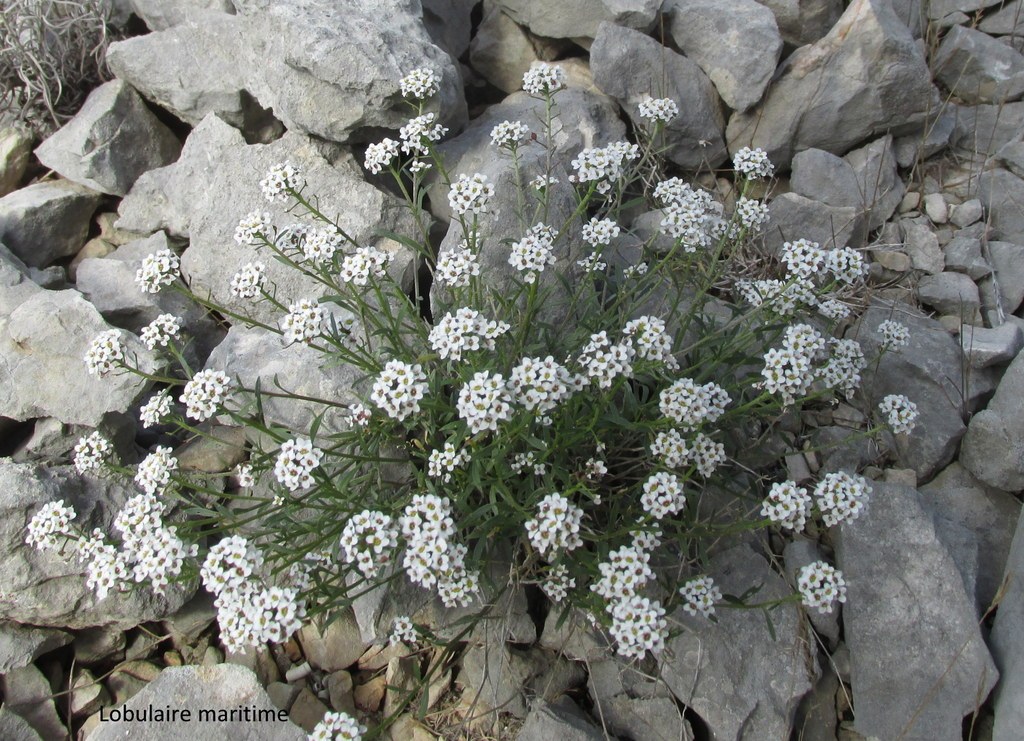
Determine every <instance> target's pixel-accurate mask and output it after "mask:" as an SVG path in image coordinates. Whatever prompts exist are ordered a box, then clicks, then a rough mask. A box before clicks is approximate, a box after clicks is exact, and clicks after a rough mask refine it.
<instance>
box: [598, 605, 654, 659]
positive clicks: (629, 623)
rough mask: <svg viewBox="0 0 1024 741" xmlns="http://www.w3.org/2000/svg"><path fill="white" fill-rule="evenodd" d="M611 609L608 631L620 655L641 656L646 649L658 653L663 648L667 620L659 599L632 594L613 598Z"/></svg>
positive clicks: (631, 657) (636, 657)
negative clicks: (621, 598)
mask: <svg viewBox="0 0 1024 741" xmlns="http://www.w3.org/2000/svg"><path fill="white" fill-rule="evenodd" d="M611 612H612V625H611V628H610V630H609V632H610V633H611V635H612V638H614V639H615V641H616V644H617V645H616V647H615V651H616V653H618V654H619V655H620V656H624V657H626V658H628V659H642V658H643V657H644V654H645V653H646V652H647V651H650V652H651V653H654V654H659V653H661V651H662V650H664V648H665V638H666V637H667V634H668V621H667V620H665V608H663V607H662V606H661V603H660V602H658V601H657V600H651V599H648V598H647V597H640V596H639V595H633V596H631V597H627V598H626V599H623V600H621V601H619V602H616V603H615V604H614V605H613V607H612V611H611Z"/></svg>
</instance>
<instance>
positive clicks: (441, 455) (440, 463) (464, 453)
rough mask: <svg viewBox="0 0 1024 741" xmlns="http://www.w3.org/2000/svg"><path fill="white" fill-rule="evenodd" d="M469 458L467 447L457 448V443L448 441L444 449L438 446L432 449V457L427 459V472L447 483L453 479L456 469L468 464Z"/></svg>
mask: <svg viewBox="0 0 1024 741" xmlns="http://www.w3.org/2000/svg"><path fill="white" fill-rule="evenodd" d="M469 460H470V458H469V451H468V450H466V449H465V448H462V449H460V450H456V449H455V445H453V444H452V443H450V442H448V443H445V444H444V449H443V450H442V449H440V448H437V449H434V450H432V451H430V458H429V459H428V461H427V473H428V475H430V476H433V477H434V478H436V479H441V481H442V482H443V483H445V484H447V483H449V482H450V481H451V480H452V474H453V473H454V472H455V469H457V468H461V467H462V466H464V465H466V464H467V463H469Z"/></svg>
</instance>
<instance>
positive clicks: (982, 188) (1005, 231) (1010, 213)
mask: <svg viewBox="0 0 1024 741" xmlns="http://www.w3.org/2000/svg"><path fill="white" fill-rule="evenodd" d="M978 198H979V199H980V200H981V203H982V205H983V206H984V207H985V210H986V212H987V213H988V218H989V224H990V225H991V227H992V231H991V232H990V235H989V236H990V237H991V238H992V239H995V240H999V241H1003V242H1012V243H1014V244H1024V209H1022V208H1021V204H1022V203H1024V180H1021V179H1020V178H1019V177H1017V176H1016V175H1014V174H1013V173H1011V172H1009V171H1008V170H1003V169H995V170H987V171H985V172H983V173H981V175H980V176H979V177H978Z"/></svg>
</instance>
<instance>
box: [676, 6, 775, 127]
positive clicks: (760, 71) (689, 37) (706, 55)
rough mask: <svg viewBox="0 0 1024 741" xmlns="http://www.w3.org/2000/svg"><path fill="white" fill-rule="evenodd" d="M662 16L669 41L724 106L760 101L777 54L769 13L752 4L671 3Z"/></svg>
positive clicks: (747, 105)
mask: <svg viewBox="0 0 1024 741" xmlns="http://www.w3.org/2000/svg"><path fill="white" fill-rule="evenodd" d="M664 12H666V13H668V14H669V17H670V19H671V20H670V22H669V26H668V31H669V33H670V34H671V35H672V38H673V39H674V40H675V42H676V44H677V45H678V46H679V48H680V49H681V50H682V52H683V54H685V55H686V56H687V57H688V58H690V59H692V60H693V61H695V62H696V63H697V64H698V65H699V66H700V68H701V69H702V70H704V72H705V73H706V74H707V76H708V77H710V78H711V82H713V83H714V84H715V89H716V90H718V94H719V95H721V96H722V100H724V101H725V103H726V105H728V106H729V107H730V108H732V109H733V110H737V111H745V110H747V109H748V108H750V107H751V106H752V105H754V104H755V103H757V102H758V101H759V100H760V99H761V96H762V95H763V94H764V91H765V88H767V87H768V83H769V82H770V81H771V78H772V75H773V74H774V73H775V66H776V65H777V64H778V62H779V55H780V54H781V53H782V37H781V36H780V35H779V27H778V25H777V24H776V22H775V16H774V15H773V14H772V12H771V10H769V9H768V8H766V7H765V6H763V5H759V4H758V3H757V2H755V0H734V1H733V2H731V3H728V4H725V3H721V2H717V0H671V1H670V2H668V3H666V5H665V8H664Z"/></svg>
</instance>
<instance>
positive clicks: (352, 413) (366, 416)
mask: <svg viewBox="0 0 1024 741" xmlns="http://www.w3.org/2000/svg"><path fill="white" fill-rule="evenodd" d="M348 416H349V419H350V420H352V424H354V425H358V426H359V427H366V426H367V425H368V424H370V419H371V418H372V416H373V415H372V414H371V412H370V410H369V409H367V408H366V407H364V406H363V405H362V404H358V403H357V404H352V405H351V406H349V408H348Z"/></svg>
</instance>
